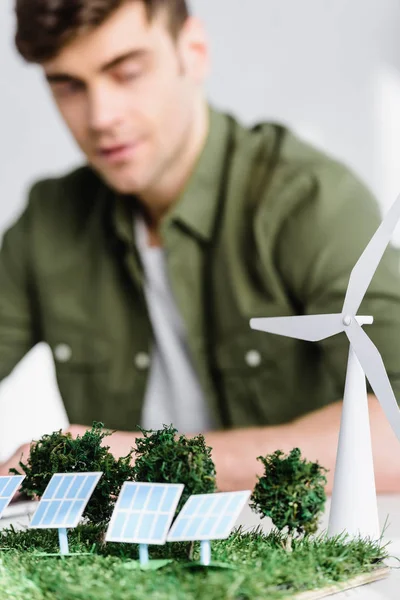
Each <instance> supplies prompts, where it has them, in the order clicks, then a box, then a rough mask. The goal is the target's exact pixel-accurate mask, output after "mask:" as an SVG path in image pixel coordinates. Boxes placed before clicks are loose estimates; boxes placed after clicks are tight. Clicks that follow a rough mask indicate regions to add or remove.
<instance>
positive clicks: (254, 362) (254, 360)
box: [244, 350, 261, 367]
mask: <svg viewBox="0 0 400 600" xmlns="http://www.w3.org/2000/svg"><path fill="white" fill-rule="evenodd" d="M244 358H245V361H246V364H247V365H248V366H249V367H259V366H260V364H261V354H260V353H259V351H258V350H249V351H248V352H247V353H246V356H245V357H244Z"/></svg>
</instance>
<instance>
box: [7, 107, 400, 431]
mask: <svg viewBox="0 0 400 600" xmlns="http://www.w3.org/2000/svg"><path fill="white" fill-rule="evenodd" d="M210 118H211V126H210V133H209V136H208V139H207V142H206V146H205V148H204V151H203V152H202V154H201V156H200V158H199V161H198V164H197V165H196V168H195V171H194V173H193V175H192V177H191V179H190V181H189V183H188V185H187V187H186V189H185V190H184V192H183V194H182V195H181V197H180V198H179V199H178V201H177V202H176V204H175V205H174V207H173V209H172V210H171V211H170V213H169V214H168V215H167V217H166V218H165V219H164V221H163V223H162V238H163V243H164V246H165V249H166V253H167V264H168V271H169V277H170V281H171V285H172V289H173V292H174V295H175V298H176V301H177V304H178V307H179V309H180V312H181V314H182V317H183V320H184V323H185V326H186V330H187V336H188V342H189V348H190V351H191V353H192V356H193V360H194V364H195V367H196V369H197V372H198V376H199V378H200V381H201V383H202V386H203V389H204V391H205V394H206V398H207V401H208V402H209V405H210V408H211V412H212V415H213V416H214V419H215V421H216V423H217V425H218V426H219V427H231V426H237V427H242V426H251V425H262V424H278V423H283V422H287V421H289V420H292V419H294V418H296V417H298V416H299V415H302V414H304V413H306V412H308V411H311V410H313V409H316V408H318V407H322V406H324V405H327V404H329V403H330V402H333V401H335V400H338V399H340V398H341V397H342V395H343V385H344V376H345V370H346V361H347V354H348V341H347V338H346V337H345V335H344V334H340V335H337V336H335V337H332V338H329V339H327V340H326V341H324V342H322V343H319V344H313V343H307V342H301V341H296V340H292V339H289V338H284V337H279V336H275V335H270V334H266V333H261V332H257V331H253V330H251V329H250V327H249V320H250V318H251V317H267V316H278V315H292V314H314V313H315V314H318V313H330V312H340V311H341V309H342V304H343V300H344V296H345V291H346V287H347V283H348V278H349V274H350V271H351V269H352V267H353V266H354V264H355V263H356V261H357V260H358V258H359V256H360V254H361V252H362V251H363V249H364V247H365V246H366V244H367V243H368V241H369V239H370V237H371V236H372V234H373V233H374V231H375V230H376V228H377V226H378V225H379V222H380V214H379V210H378V206H377V204H376V202H375V201H374V199H373V198H372V197H371V195H370V194H369V193H368V191H367V190H366V189H365V188H364V187H363V185H362V184H361V183H360V182H359V181H358V180H357V179H356V178H355V176H354V175H353V174H351V173H350V172H349V171H348V170H347V169H346V168H345V167H344V166H343V165H341V164H339V163H338V162H335V161H333V160H332V159H330V158H328V157H326V156H325V155H323V154H322V153H320V152H318V151H316V150H315V149H313V148H311V147H310V146H308V145H307V144H305V143H303V142H302V141H300V140H299V139H297V138H296V137H295V136H294V135H293V134H292V133H291V132H290V131H288V130H287V129H285V128H283V127H281V126H278V125H275V124H271V123H263V124H260V125H257V126H255V127H254V128H252V129H248V128H244V127H243V126H242V125H240V124H239V123H238V122H236V121H235V120H234V119H232V118H231V117H228V116H227V115H223V114H220V113H218V112H216V111H215V110H214V109H210ZM136 208H137V204H136V200H135V199H134V198H132V197H126V196H121V195H117V194H115V193H114V192H113V191H112V190H110V189H109V188H108V187H107V186H106V185H105V184H104V183H103V182H102V180H101V179H100V178H99V176H98V175H97V174H96V173H95V172H94V171H93V170H92V169H91V168H90V167H89V166H83V167H82V168H79V169H77V170H75V171H73V172H71V173H68V174H66V175H65V176H62V177H59V178H51V179H46V180H42V181H39V182H37V183H35V184H34V185H33V186H32V187H31V189H30V193H29V202H28V204H27V207H26V209H25V210H24V211H23V213H22V215H21V216H20V218H19V219H18V221H17V222H16V223H15V224H14V225H13V226H12V227H11V228H10V229H9V230H8V231H7V232H6V234H5V235H4V238H3V244H2V250H1V253H0V380H1V379H2V378H4V377H6V376H7V375H8V374H9V373H10V371H11V370H12V369H13V367H14V366H15V365H16V364H17V363H18V361H19V360H20V359H21V358H22V357H23V356H24V354H25V353H26V352H27V351H28V350H29V349H30V348H31V347H32V346H34V345H35V344H36V343H37V342H39V341H46V342H47V343H48V344H49V345H50V347H51V349H52V350H53V353H54V358H55V365H56V374H57V380H58V384H59V388H60V391H61V394H62V397H63V400H64V403H65V406H66V409H67V413H68V416H69V419H70V421H71V422H74V423H80V424H88V425H90V424H91V423H92V421H93V420H98V421H102V422H104V423H105V424H106V426H107V427H110V428H118V429H122V430H131V429H135V427H136V425H137V424H139V423H140V415H141V408H142V402H143V398H144V392H145V388H146V382H147V377H148V373H149V357H151V347H152V327H151V323H150V321H149V317H148V313H147V308H146V303H145V299H144V293H143V275H142V268H141V264H140V259H139V256H138V252H137V249H136V246H135V241H134V233H133V231H134V229H133V219H134V215H135V210H136ZM359 314H368V315H369V314H372V315H373V316H374V318H375V322H374V324H373V325H372V326H369V327H368V334H369V335H370V337H371V338H372V340H373V341H374V343H375V344H376V345H377V347H378V348H379V350H380V351H381V353H382V356H383V359H384V362H385V364H386V368H387V371H388V374H389V377H390V378H391V382H392V385H393V388H394V392H395V394H396V395H397V397H399V394H400V278H399V274H398V254H397V251H395V250H394V249H393V248H390V249H389V250H388V251H387V252H386V253H385V256H384V258H383V260H382V262H381V265H380V266H379V268H378V270H377V272H376V275H375V277H374V279H373V281H372V283H371V285H370V288H369V290H368V293H367V295H366V298H365V300H364V301H363V304H362V306H361V308H360V311H359Z"/></svg>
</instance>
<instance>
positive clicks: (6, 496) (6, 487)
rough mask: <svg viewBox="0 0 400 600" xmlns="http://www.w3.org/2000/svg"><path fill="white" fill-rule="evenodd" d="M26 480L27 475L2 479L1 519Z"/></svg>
mask: <svg viewBox="0 0 400 600" xmlns="http://www.w3.org/2000/svg"><path fill="white" fill-rule="evenodd" d="M24 479H25V475H5V476H1V477H0V517H1V515H2V514H3V511H4V509H5V508H6V507H7V505H8V504H9V503H10V502H11V500H12V498H13V496H14V494H15V492H16V491H17V490H18V488H19V486H20V485H21V483H22V481H23V480H24Z"/></svg>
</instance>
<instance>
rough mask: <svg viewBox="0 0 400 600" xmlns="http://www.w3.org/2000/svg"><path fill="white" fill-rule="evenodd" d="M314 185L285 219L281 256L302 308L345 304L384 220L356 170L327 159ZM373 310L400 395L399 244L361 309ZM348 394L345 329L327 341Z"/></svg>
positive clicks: (323, 309) (372, 329)
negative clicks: (359, 264)
mask: <svg viewBox="0 0 400 600" xmlns="http://www.w3.org/2000/svg"><path fill="white" fill-rule="evenodd" d="M313 181H314V185H313V192H312V193H311V194H308V195H306V196H305V197H303V198H302V199H301V200H299V201H298V202H297V203H293V208H292V210H291V211H290V213H289V214H288V215H287V217H286V218H285V220H284V221H283V223H282V227H281V230H280V234H279V243H278V246H277V248H278V251H277V256H278V262H279V268H280V270H281V273H282V275H283V277H284V280H285V284H286V286H287V288H288V290H289V293H290V295H291V297H292V298H293V302H294V304H295V305H296V308H297V310H298V312H299V313H304V314H321V313H338V312H339V313H340V312H342V307H343V302H344V298H345V294H346V290H347V285H348V282H349V276H350V273H351V270H352V269H353V267H354V265H355V264H356V263H357V261H358V259H359V257H360V256H361V254H362V252H363V250H364V249H365V247H366V246H367V244H368V242H369V241H370V239H371V237H372V235H373V234H374V233H375V231H376V229H377V228H378V226H379V224H380V222H381V215H380V211H379V207H378V204H377V202H376V200H375V199H374V198H373V196H372V195H371V194H370V192H369V191H368V190H367V189H366V187H365V186H364V185H363V184H362V183H361V182H360V181H359V180H358V179H357V177H355V176H354V175H353V174H352V173H351V172H350V171H349V170H347V169H346V168H344V167H342V166H341V165H338V164H337V163H333V162H332V163H327V164H325V165H323V166H321V167H320V169H317V170H316V171H315V174H314V176H313ZM358 314H359V315H372V316H373V317H374V323H373V325H369V326H365V327H364V330H365V332H366V333H367V335H369V337H370V338H371V339H372V341H373V342H374V344H375V345H376V347H377V348H378V350H379V351H380V353H381V355H382V358H383V362H384V364H385V367H386V370H387V373H388V376H389V379H390V381H391V384H392V387H393V390H394V393H395V395H396V397H397V400H398V401H400V274H399V252H398V250H397V249H396V248H395V247H394V246H393V245H390V246H389V247H388V249H387V250H386V252H385V254H384V256H383V258H382V260H381V263H380V265H379V266H378V269H377V270H376V272H375V275H374V277H373V279H372V282H371V284H370V286H369V288H368V290H367V293H366V295H365V297H364V300H363V302H362V304H361V306H360V309H359V311H358ZM320 347H321V348H322V350H323V354H324V357H325V360H326V363H327V365H328V367H329V370H330V372H331V373H332V376H333V378H334V381H335V383H337V386H338V387H337V390H338V399H339V397H342V394H343V385H344V377H345V373H346V363H347V356H348V350H349V342H348V339H347V336H346V335H345V334H344V333H341V334H339V335H335V336H333V337H331V338H328V339H326V340H325V341H322V342H320Z"/></svg>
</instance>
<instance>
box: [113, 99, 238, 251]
mask: <svg viewBox="0 0 400 600" xmlns="http://www.w3.org/2000/svg"><path fill="white" fill-rule="evenodd" d="M228 129H229V123H228V117H227V116H226V115H224V114H222V113H219V112H217V111H216V110H214V109H213V108H211V107H209V129H208V134H207V138H206V142H205V145H204V147H203V150H202V151H201V153H200V155H199V158H198V160H197V164H196V166H195V168H194V171H193V173H192V175H191V177H190V179H189V181H188V183H187V185H186V187H185V189H184V190H183V192H182V194H181V195H180V197H179V198H178V200H177V201H176V203H175V204H174V206H173V207H172V209H171V210H170V212H169V213H168V214H167V215H166V216H165V218H164V219H163V222H162V225H161V230H162V232H163V231H165V230H166V229H167V228H168V227H169V225H170V224H171V223H173V222H175V223H181V224H183V225H184V226H185V227H186V228H187V229H189V230H190V231H192V233H193V234H194V235H196V236H199V237H200V238H202V239H203V240H205V241H207V240H209V238H210V237H211V233H212V229H213V224H214V220H215V216H216V210H217V205H218V196H219V193H220V189H221V183H223V182H222V181H221V179H222V176H223V168H224V163H225V160H226V153H227V141H228V133H229V131H228ZM115 200H116V201H115V209H114V226H115V229H116V232H117V234H118V236H119V237H120V238H121V239H123V240H124V241H125V242H127V243H128V244H129V245H133V244H134V230H133V219H132V215H133V212H134V207H135V198H133V197H132V196H126V195H121V194H116V195H115Z"/></svg>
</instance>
